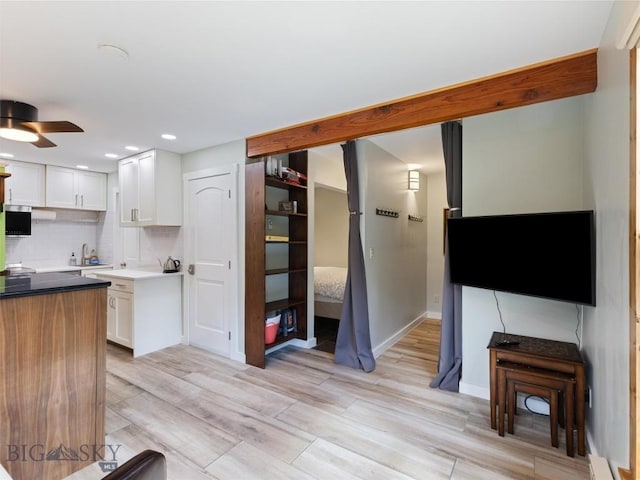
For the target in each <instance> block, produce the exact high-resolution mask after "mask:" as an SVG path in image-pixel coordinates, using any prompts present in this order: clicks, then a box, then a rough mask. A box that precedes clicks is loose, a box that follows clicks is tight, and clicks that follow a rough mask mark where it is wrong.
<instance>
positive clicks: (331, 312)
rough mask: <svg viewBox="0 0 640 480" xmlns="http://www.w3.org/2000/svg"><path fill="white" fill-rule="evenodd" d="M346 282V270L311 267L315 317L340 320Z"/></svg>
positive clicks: (341, 268)
mask: <svg viewBox="0 0 640 480" xmlns="http://www.w3.org/2000/svg"><path fill="white" fill-rule="evenodd" d="M346 281H347V269H346V268H344V267H313V286H314V287H313V293H314V300H315V302H314V310H315V315H316V316H318V317H326V318H335V319H337V320H340V313H341V312H342V302H343V299H344V288H345V284H346Z"/></svg>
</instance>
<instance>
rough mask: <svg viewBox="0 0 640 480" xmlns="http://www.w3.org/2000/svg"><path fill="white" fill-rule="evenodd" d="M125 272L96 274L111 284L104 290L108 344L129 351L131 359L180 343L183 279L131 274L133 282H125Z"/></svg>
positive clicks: (178, 276) (128, 279)
mask: <svg viewBox="0 0 640 480" xmlns="http://www.w3.org/2000/svg"><path fill="white" fill-rule="evenodd" d="M123 272H124V273H123ZM126 272H130V270H111V271H108V272H107V271H105V272H99V273H97V274H96V277H97V278H99V279H101V280H106V281H110V282H111V286H110V287H109V288H108V289H107V340H110V341H111V342H114V343H117V344H119V345H123V346H125V347H129V348H131V349H132V350H133V356H134V357H138V356H140V355H145V354H147V353H151V352H154V351H156V350H159V349H161V348H165V347H169V346H171V345H176V344H178V343H180V342H181V340H182V276H181V275H168V274H165V275H163V274H159V275H155V276H139V275H137V274H136V273H134V274H132V276H133V277H134V278H124V277H126V276H127V273H126ZM133 272H135V271H133Z"/></svg>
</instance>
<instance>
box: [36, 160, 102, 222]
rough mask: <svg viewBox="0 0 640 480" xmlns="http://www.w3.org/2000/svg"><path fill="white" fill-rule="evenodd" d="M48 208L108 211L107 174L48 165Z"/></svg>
mask: <svg viewBox="0 0 640 480" xmlns="http://www.w3.org/2000/svg"><path fill="white" fill-rule="evenodd" d="M46 206H47V207H56V208H73V209H80V210H99V211H104V210H106V209H107V176H106V174H104V173H98V172H87V171H83V170H76V169H73V168H65V167H57V166H54V165H47V175H46Z"/></svg>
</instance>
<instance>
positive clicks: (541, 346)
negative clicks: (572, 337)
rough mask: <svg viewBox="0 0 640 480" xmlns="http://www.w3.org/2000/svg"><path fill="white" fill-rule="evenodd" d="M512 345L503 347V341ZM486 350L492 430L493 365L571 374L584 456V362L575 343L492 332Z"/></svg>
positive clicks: (495, 399) (495, 401)
mask: <svg viewBox="0 0 640 480" xmlns="http://www.w3.org/2000/svg"><path fill="white" fill-rule="evenodd" d="M505 340H506V341H508V342H512V343H511V344H505V343H503V342H504V341H505ZM513 342H517V343H513ZM487 348H488V349H489V375H490V384H489V387H490V393H489V395H490V397H489V402H490V405H491V428H493V429H495V428H496V408H497V406H498V384H497V374H496V365H497V364H498V363H499V362H511V363H517V364H520V365H525V366H529V367H536V368H542V369H545V370H549V371H553V372H560V373H565V374H570V375H572V376H573V377H574V378H575V380H576V391H575V414H576V428H577V430H578V455H582V456H584V455H585V453H586V442H585V427H584V416H585V377H584V375H585V374H584V361H583V360H582V356H581V355H580V350H578V346H577V345H576V344H575V343H570V342H559V341H556V340H546V339H543V338H535V337H525V336H523V335H512V334H508V333H506V334H505V333H500V332H493V335H492V336H491V341H490V342H489V345H488V346H487Z"/></svg>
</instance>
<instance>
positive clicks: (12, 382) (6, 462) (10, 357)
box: [0, 273, 110, 480]
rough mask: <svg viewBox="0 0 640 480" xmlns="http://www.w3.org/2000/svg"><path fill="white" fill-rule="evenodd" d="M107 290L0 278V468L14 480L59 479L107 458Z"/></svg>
mask: <svg viewBox="0 0 640 480" xmlns="http://www.w3.org/2000/svg"><path fill="white" fill-rule="evenodd" d="M109 285H110V282H108V281H104V280H99V279H91V278H84V277H79V276H74V275H69V274H64V273H39V274H27V275H10V276H0V463H1V464H2V465H3V466H4V468H5V469H6V470H7V471H8V472H9V474H10V475H11V476H12V478H13V479H15V480H33V479H42V480H57V479H62V478H64V477H66V476H67V475H69V474H71V473H73V472H74V471H76V470H79V469H80V468H83V467H84V466H86V465H88V464H90V463H93V462H95V461H100V460H109V458H106V457H108V452H106V451H105V448H104V446H103V444H104V443H105V434H104V418H105V410H104V408H105V362H106V354H105V343H106V342H105V338H106V314H107V287H108V286H109Z"/></svg>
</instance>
